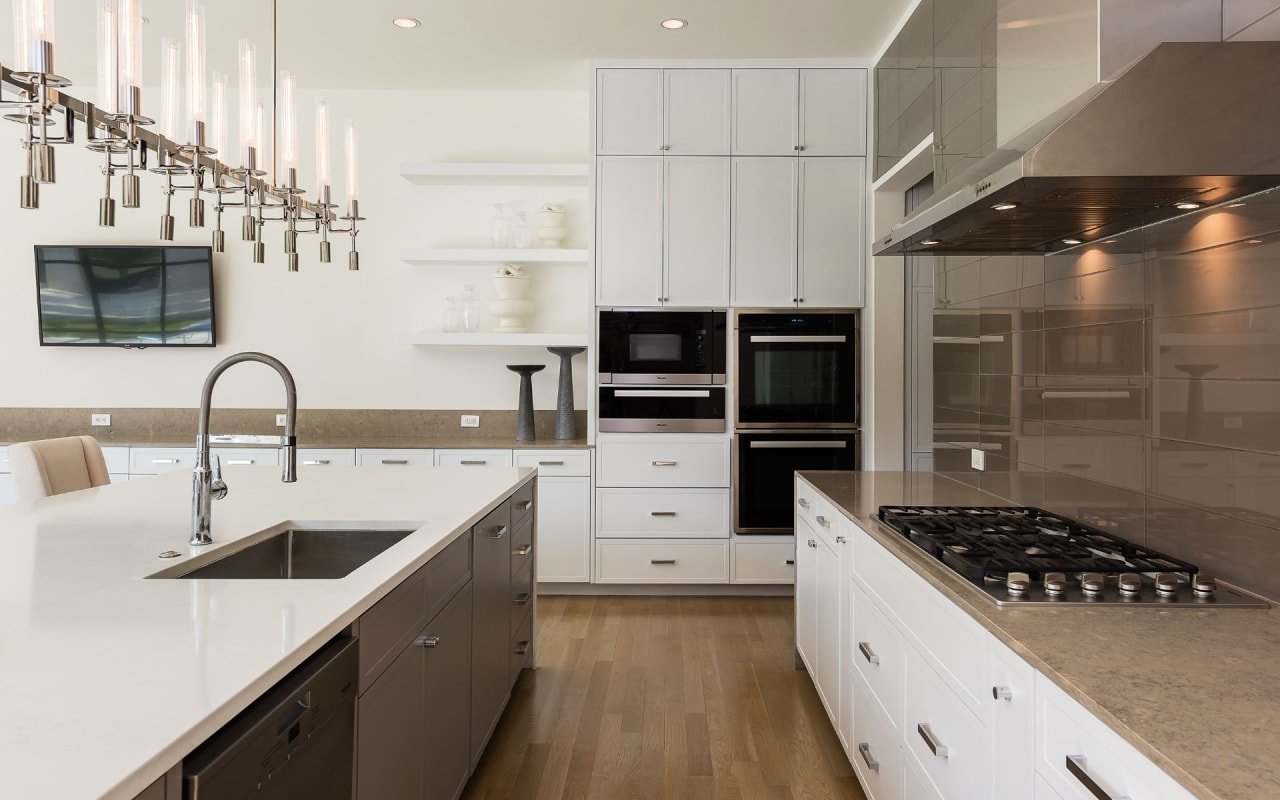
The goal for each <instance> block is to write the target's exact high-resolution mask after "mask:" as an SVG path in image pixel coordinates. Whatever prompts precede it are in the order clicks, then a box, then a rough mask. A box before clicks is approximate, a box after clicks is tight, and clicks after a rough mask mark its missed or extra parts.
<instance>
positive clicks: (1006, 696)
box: [991, 686, 1013, 702]
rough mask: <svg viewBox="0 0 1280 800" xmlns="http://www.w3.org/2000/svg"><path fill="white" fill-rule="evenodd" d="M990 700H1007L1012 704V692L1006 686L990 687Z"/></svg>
mask: <svg viewBox="0 0 1280 800" xmlns="http://www.w3.org/2000/svg"><path fill="white" fill-rule="evenodd" d="M991 699H992V700H1008V701H1009V702H1013V690H1012V689H1010V688H1009V687H1008V686H992V687H991Z"/></svg>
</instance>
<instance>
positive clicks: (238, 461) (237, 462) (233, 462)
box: [227, 458, 254, 467]
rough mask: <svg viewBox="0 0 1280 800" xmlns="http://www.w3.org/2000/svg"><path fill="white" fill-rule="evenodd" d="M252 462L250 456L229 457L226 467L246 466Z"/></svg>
mask: <svg viewBox="0 0 1280 800" xmlns="http://www.w3.org/2000/svg"><path fill="white" fill-rule="evenodd" d="M252 463H254V461H253V459H252V458H230V459H227V466H228V467H247V466H249V465H250V464H252Z"/></svg>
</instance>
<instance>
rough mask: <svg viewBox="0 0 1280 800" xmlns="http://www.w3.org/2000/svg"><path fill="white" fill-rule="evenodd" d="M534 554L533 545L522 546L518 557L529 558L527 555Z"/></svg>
mask: <svg viewBox="0 0 1280 800" xmlns="http://www.w3.org/2000/svg"><path fill="white" fill-rule="evenodd" d="M532 552H533V545H531V544H526V545H521V546H520V549H519V550H517V551H516V555H518V556H527V555H529V554H530V553H532Z"/></svg>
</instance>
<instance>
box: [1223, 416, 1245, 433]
mask: <svg viewBox="0 0 1280 800" xmlns="http://www.w3.org/2000/svg"><path fill="white" fill-rule="evenodd" d="M1222 427H1224V428H1226V429H1227V430H1229V431H1238V430H1240V429H1241V428H1243V427H1244V417H1223V418H1222Z"/></svg>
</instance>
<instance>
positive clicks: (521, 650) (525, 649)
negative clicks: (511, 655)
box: [516, 640, 530, 656]
mask: <svg viewBox="0 0 1280 800" xmlns="http://www.w3.org/2000/svg"><path fill="white" fill-rule="evenodd" d="M529 644H530V642H528V641H527V640H526V641H521V642H516V655H518V656H523V655H528V653H529Z"/></svg>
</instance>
